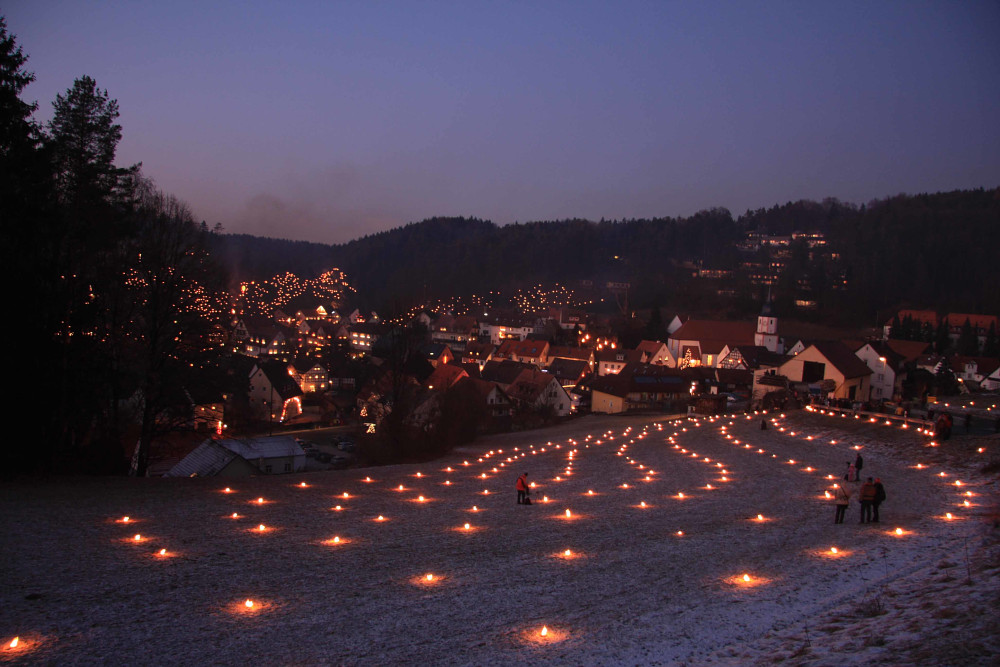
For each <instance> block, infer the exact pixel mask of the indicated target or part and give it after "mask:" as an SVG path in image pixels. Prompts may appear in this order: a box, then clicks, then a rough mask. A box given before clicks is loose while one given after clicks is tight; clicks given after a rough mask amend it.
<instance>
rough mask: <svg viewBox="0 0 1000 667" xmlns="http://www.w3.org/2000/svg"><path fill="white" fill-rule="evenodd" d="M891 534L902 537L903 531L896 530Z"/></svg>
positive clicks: (900, 529)
mask: <svg viewBox="0 0 1000 667" xmlns="http://www.w3.org/2000/svg"><path fill="white" fill-rule="evenodd" d="M893 532H894V533H895V534H896V535H897V536H900V535H902V534H903V529H902V528H897V529H896V530H895V531H893Z"/></svg>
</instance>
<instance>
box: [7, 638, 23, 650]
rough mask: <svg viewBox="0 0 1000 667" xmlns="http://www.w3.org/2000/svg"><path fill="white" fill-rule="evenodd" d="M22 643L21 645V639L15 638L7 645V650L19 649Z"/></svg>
mask: <svg viewBox="0 0 1000 667" xmlns="http://www.w3.org/2000/svg"><path fill="white" fill-rule="evenodd" d="M20 643H21V638H20V637H14V638H13V639H11V640H10V643H9V644H7V648H17V645H18V644H20Z"/></svg>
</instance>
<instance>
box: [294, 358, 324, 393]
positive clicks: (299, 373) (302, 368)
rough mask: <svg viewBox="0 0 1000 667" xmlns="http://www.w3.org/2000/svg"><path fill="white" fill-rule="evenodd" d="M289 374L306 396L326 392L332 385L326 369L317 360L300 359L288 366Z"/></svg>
mask: <svg viewBox="0 0 1000 667" xmlns="http://www.w3.org/2000/svg"><path fill="white" fill-rule="evenodd" d="M288 374H289V375H291V376H292V379H293V380H295V383H296V384H297V385H299V388H300V389H301V390H302V391H303V392H304V393H306V394H310V393H315V392H318V391H326V390H327V388H328V387H329V384H330V378H329V376H328V374H327V370H326V368H325V367H324V366H323V364H321V363H320V362H318V361H316V360H315V359H309V358H305V357H299V358H298V359H296V360H295V361H293V362H292V363H290V364H289V365H288Z"/></svg>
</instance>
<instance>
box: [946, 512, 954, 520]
mask: <svg viewBox="0 0 1000 667" xmlns="http://www.w3.org/2000/svg"><path fill="white" fill-rule="evenodd" d="M944 518H946V519H948V520H949V521H951V519H952V518H953V517H952V515H951V512H945V514H944Z"/></svg>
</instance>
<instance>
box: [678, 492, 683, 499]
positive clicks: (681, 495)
mask: <svg viewBox="0 0 1000 667" xmlns="http://www.w3.org/2000/svg"><path fill="white" fill-rule="evenodd" d="M677 499H678V500H684V493H682V492H681V491H678V492H677Z"/></svg>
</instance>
